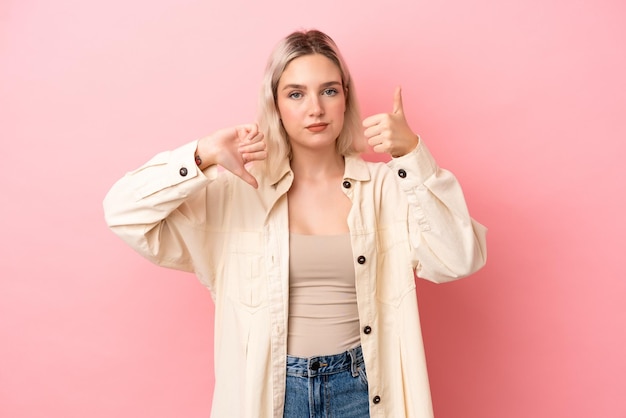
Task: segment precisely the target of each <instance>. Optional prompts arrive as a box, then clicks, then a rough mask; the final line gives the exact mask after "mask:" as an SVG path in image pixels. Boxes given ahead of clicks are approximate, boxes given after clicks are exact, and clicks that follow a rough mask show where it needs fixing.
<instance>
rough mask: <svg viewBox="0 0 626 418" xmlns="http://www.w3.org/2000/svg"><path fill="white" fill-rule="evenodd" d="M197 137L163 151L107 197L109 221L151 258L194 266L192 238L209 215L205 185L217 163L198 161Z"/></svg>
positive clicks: (172, 265) (180, 266) (184, 267)
mask: <svg viewBox="0 0 626 418" xmlns="http://www.w3.org/2000/svg"><path fill="white" fill-rule="evenodd" d="M196 146H197V141H194V142H191V143H189V144H186V145H184V146H182V147H180V148H178V149H175V150H173V151H166V152H162V153H160V154H158V155H156V156H155V157H153V158H152V159H151V160H150V161H148V162H147V163H146V164H144V165H143V166H141V167H140V168H138V169H136V170H134V171H131V172H129V173H127V174H126V175H125V176H124V177H122V178H121V179H120V180H118V181H117V182H116V183H115V184H114V185H113V187H112V188H111V189H110V190H109V192H108V193H107V195H106V197H105V199H104V203H103V206H104V215H105V220H106V223H107V225H108V226H109V227H110V228H111V230H112V231H113V232H114V233H115V234H117V235H118V236H119V237H120V238H122V240H124V241H125V242H126V243H127V244H128V245H130V246H131V247H132V248H133V249H135V250H136V251H137V252H138V253H140V254H141V255H143V256H144V257H146V258H147V259H149V260H150V261H152V262H154V263H156V264H159V265H162V266H165V267H170V268H176V269H179V270H184V271H193V270H194V267H193V263H192V256H191V254H190V253H189V242H190V241H193V240H194V239H195V240H197V239H199V237H194V236H193V235H194V234H196V235H201V233H200V231H199V230H198V228H194V224H197V223H199V221H200V220H201V218H203V217H206V197H205V195H206V187H207V184H209V183H210V182H211V181H212V180H214V179H215V178H216V177H217V167H216V166H212V167H209V168H207V169H206V170H205V172H204V173H203V172H202V171H201V170H199V169H198V167H197V166H196V164H195V161H194V153H195V149H196Z"/></svg>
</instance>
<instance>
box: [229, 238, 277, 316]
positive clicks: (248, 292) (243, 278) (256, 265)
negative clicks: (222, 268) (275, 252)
mask: <svg viewBox="0 0 626 418" xmlns="http://www.w3.org/2000/svg"><path fill="white" fill-rule="evenodd" d="M228 246H229V248H228V252H227V257H228V262H227V264H226V277H227V281H228V283H227V288H228V289H229V291H228V293H229V296H230V297H231V299H233V300H235V301H238V302H239V303H241V304H243V305H245V306H246V307H248V308H253V309H255V308H260V307H263V306H265V305H266V304H267V300H268V291H267V274H266V267H265V263H264V257H263V254H264V251H263V249H264V245H263V234H262V233H261V232H236V233H233V234H232V236H231V239H230V242H229V244H228Z"/></svg>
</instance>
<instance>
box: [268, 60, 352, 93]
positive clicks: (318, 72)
mask: <svg viewBox="0 0 626 418" xmlns="http://www.w3.org/2000/svg"><path fill="white" fill-rule="evenodd" d="M330 81H338V82H341V71H340V70H339V67H338V66H337V64H335V63H334V62H333V61H332V60H331V59H330V58H327V57H325V56H324V55H320V54H310V55H303V56H301V57H298V58H295V59H293V60H292V61H291V62H290V63H289V64H287V67H285V70H284V71H283V74H282V75H281V77H280V80H279V81H278V85H279V86H280V85H286V84H300V85H308V84H312V85H315V84H322V83H328V82H330Z"/></svg>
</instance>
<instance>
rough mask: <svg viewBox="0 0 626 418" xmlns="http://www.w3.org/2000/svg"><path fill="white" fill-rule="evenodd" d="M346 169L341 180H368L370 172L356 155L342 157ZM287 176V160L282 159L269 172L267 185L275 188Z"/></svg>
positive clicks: (288, 167) (288, 170)
mask: <svg viewBox="0 0 626 418" xmlns="http://www.w3.org/2000/svg"><path fill="white" fill-rule="evenodd" d="M344 160H345V162H346V167H345V169H344V174H343V178H344V179H350V180H357V181H368V180H370V171H369V169H368V168H367V163H366V162H365V161H364V160H363V159H362V158H361V156H360V155H358V154H353V155H347V156H345V157H344ZM288 174H291V175H293V173H292V171H291V166H290V165H289V160H288V159H284V160H283V161H281V162H280V163H279V164H278V167H276V168H275V169H273V170H271V171H270V175H269V178H268V180H269V182H268V183H269V184H270V185H272V186H276V185H277V184H278V183H280V182H281V180H283V179H284V178H286V177H289V176H288Z"/></svg>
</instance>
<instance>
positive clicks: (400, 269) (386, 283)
mask: <svg viewBox="0 0 626 418" xmlns="http://www.w3.org/2000/svg"><path fill="white" fill-rule="evenodd" d="M405 225H406V224H404V223H396V224H392V225H389V227H387V228H382V229H379V230H378V233H377V237H376V238H377V243H376V246H377V256H378V266H377V268H378V271H377V272H376V273H377V274H376V295H377V298H378V300H380V301H381V302H383V303H387V304H390V305H393V306H398V305H399V304H400V302H401V301H402V298H403V297H404V296H406V295H407V294H408V293H409V292H414V289H415V278H414V272H413V267H412V266H411V261H410V260H411V258H410V251H411V249H410V245H409V239H408V233H407V228H406V226H405Z"/></svg>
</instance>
